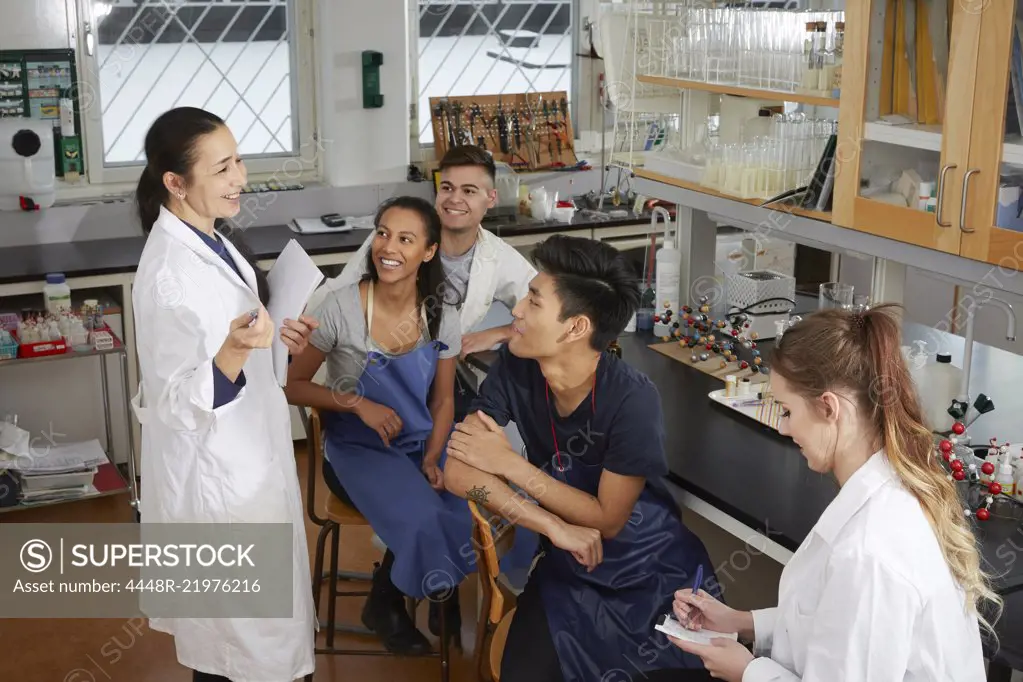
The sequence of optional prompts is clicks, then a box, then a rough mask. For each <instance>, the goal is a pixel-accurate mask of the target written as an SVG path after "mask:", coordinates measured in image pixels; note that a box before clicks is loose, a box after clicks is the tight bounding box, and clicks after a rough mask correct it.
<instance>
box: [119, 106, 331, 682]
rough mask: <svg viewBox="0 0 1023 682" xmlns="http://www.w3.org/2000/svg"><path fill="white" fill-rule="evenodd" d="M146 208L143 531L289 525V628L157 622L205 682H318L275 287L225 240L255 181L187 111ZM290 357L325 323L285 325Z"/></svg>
mask: <svg viewBox="0 0 1023 682" xmlns="http://www.w3.org/2000/svg"><path fill="white" fill-rule="evenodd" d="M145 151H146V158H147V166H146V169H145V170H144V171H143V173H142V177H141V179H140V180H139V185H138V190H137V195H136V201H137V204H138V213H139V217H140V219H141V222H142V227H143V230H144V231H145V232H146V234H147V235H148V237H147V240H146V245H145V249H144V250H143V252H142V257H141V259H140V262H139V267H138V271H137V274H136V276H135V283H134V289H133V292H132V302H133V304H134V313H135V333H136V343H137V347H138V358H139V368H140V371H141V385H140V387H139V394H138V395H137V396H135V399H134V400H133V403H134V406H135V411H136V415H137V416H138V419H139V421H140V422H141V424H142V453H141V460H142V485H143V492H142V495H141V522H142V523H143V524H146V523H290V524H291V525H292V527H293V529H294V532H293V547H294V550H293V562H292V563H293V585H292V587H291V589H292V600H293V605H294V607H293V613H292V614H291V616H290V617H288V618H276V619H267V618H263V619H260V618H255V619H237V618H234V619H232V618H224V619H215V618H175V619H166V618H152V619H151V620H150V627H151V628H153V629H154V630H159V631H162V632H167V633H170V634H172V635H173V636H174V639H175V646H176V649H177V656H178V661H179V662H180V663H181V664H182V665H184V666H187V667H188V668H191V669H192V670H193V671H194V672H193V679H194V680H196V681H200V680H201V681H203V682H213V681H215V680H217V681H223V680H230V681H231V682H288V681H289V680H294V679H297V678H301V677H303V676H305V675H310V674H311V673H312V671H313V665H314V654H313V645H314V636H315V629H316V623H315V617H314V612H313V605H312V589H311V583H310V575H309V555H308V549H307V545H306V535H305V528H304V522H303V513H302V500H301V494H300V491H299V484H298V476H297V472H296V467H295V459H294V451H293V446H292V440H291V423H290V417H289V411H288V410H289V408H288V404H287V401H286V400H285V397H284V392H283V391H282V390H281V388H280V386H279V385H278V383H277V382H276V380H275V378H274V371H273V363H272V360H271V351H270V346H271V343H272V341H273V338H274V335H275V333H277V332H276V331H275V321H274V320H271V319H270V318H269V316H268V315H267V311H266V307H265V306H266V303H267V301H268V298H269V291H268V287H267V285H266V278H265V276H264V275H263V273H261V272H260V271H259V269H258V268H257V267H255V266H254V265H253V264H252V263H251V262H249V260H248V258H247V256H246V254H244V253H243V252H242V251H240V250H239V247H238V246H237V245H236V244H235V243H233V242H232V241H231V240H230V239H229V238H225V237H224V236H222V235H221V234H219V233H218V231H216V230H214V223H215V221H217V220H218V219H225V218H229V217H231V216H234V215H236V214H237V213H238V210H239V192H240V190H241V189H242V187H243V186H244V185H245V182H246V172H245V166H244V165H243V163H242V160H241V158H239V156H238V149H237V144H236V142H235V139H234V137H233V135H232V134H231V131H230V130H228V129H227V127H226V126H225V125H224V122H223V121H222V120H220V119H219V118H217V117H216V116H214V115H213V114H211V113H209V112H206V111H203V110H201V109H194V108H190V107H183V108H178V109H173V110H171V111H168V112H166V113H164V114H163V115H162V116H160V117H159V118H158V119H157V120H156V121H155V122H154V123H153V125H152V127H151V128H150V130H149V132H148V134H147V135H146V142H145ZM276 322H277V323H279V324H281V325H282V326H281V327H280V335H281V339H282V340H283V341H284V343H285V344H286V345H287V346H288V347H289V349H290V350H291V352H292V353H293V354H294V353H297V352H300V351H301V350H302V349H303V348H304V347H305V346H306V343H307V338H308V335H309V334H310V333H311V330H312V327H315V324H316V323H315V321H313V320H311V319H310V318H307V317H305V316H302V317H301V318H300V320H298V321H293V320H279V321H276Z"/></svg>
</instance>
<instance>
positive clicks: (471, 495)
mask: <svg viewBox="0 0 1023 682" xmlns="http://www.w3.org/2000/svg"><path fill="white" fill-rule="evenodd" d="M465 497H466V499H469V500H472V501H473V502H476V503H478V504H486V502H487V498H488V497H490V491H489V490H487V487H486V486H473V487H472V488H469V490H468V491H467V492H466V493H465Z"/></svg>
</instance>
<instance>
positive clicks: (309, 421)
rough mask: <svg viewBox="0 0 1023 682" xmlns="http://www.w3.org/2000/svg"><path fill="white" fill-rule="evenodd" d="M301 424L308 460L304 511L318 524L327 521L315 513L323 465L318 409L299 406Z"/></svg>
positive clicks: (321, 435) (321, 427)
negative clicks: (317, 487)
mask: <svg viewBox="0 0 1023 682" xmlns="http://www.w3.org/2000/svg"><path fill="white" fill-rule="evenodd" d="M298 411H299V413H300V414H301V415H302V425H303V426H305V437H306V450H307V452H306V455H307V457H308V461H309V467H308V472H307V477H308V478H307V481H306V484H307V485H306V513H307V514H308V515H309V520H310V521H312V522H313V523H315V524H316V525H318V526H322V525H324V524H326V523H327V519H325V518H323V517H321V516H320V515H319V514H317V513H316V479H317V477H318V476H319V471H320V468H321V467H322V466H323V457H324V454H323V425H322V424H321V422H320V411H319V409H317V408H315V407H300V408H298Z"/></svg>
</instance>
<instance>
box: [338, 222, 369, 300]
mask: <svg viewBox="0 0 1023 682" xmlns="http://www.w3.org/2000/svg"><path fill="white" fill-rule="evenodd" d="M376 233H377V231H376V230H375V229H373V230H370V231H369V235H367V236H366V241H364V242H363V243H362V246H360V247H359V250H358V251H356V252H355V253H354V254H353V255H352V257H351V258H349V259H348V262H347V263H345V267H344V269H342V270H341V274H340V275H338V276H337V277H335V278H334V279H333V280H331V282H330V284H331V289H340V288H342V287H346V286H348V285H349V284H354V283H355V282H358V281H359V280H360V279H362V276H363V275H365V274H366V257H367V254H368V253H369V247H370V245H372V244H373V238H374V237H376Z"/></svg>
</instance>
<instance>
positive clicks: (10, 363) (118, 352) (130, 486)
mask: <svg viewBox="0 0 1023 682" xmlns="http://www.w3.org/2000/svg"><path fill="white" fill-rule="evenodd" d="M108 331H110V335H111V337H113V339H114V347H113V348H109V349H106V350H95V349H93V350H88V351H75V350H69V351H67V352H65V353H57V354H54V355H41V356H39V357H34V358H12V359H10V360H0V369H2V368H5V367H15V366H20V365H31V364H38V363H41V362H48V361H55V360H81V359H85V358H99V359H100V363H99V365H100V371H99V373H100V384H101V386H102V389H103V407H104V409H103V414H104V421H105V426H106V443H107V449H111V448H112V445H111V443H112V442H113V427H112V424H111V421H110V416H111V405H110V387H109V385H108V379H107V359H108V358H110V357H111V356H117V357H118V359H119V360H120V369H121V380H122V389H123V390H124V416H125V420H126V421H125V423H126V424H127V425H128V462H127V465H119V464H117V463H116V462H114V461H113V458H112V456H111V453H110V452H107V453H106V455H107V463H108V464H109V465H110V466H112V467H113V468H114V471H115V472H116V473H117V475H118V477H119V478H120V479H121V481H122V482H123V483H124V484H125V486H124V487H123V488H117V489H114V490H104V491H97V492H95V493H86V494H84V495H79V496H76V497H69V498H66V499H60V500H51V501H49V502H41V503H39V504H30V505H23V504H21V503H19V504H17V505H13V506H10V507H3V508H0V512H3V513H6V512H13V511H24V510H26V509H38V508H41V507H50V506H53V505H56V504H67V503H69V502H79V501H81V500H91V499H96V498H98V497H108V496H111V495H120V494H123V493H124V492H125V491H127V492H129V493H130V494H131V501H130V504H131V507H132V508H133V509H134V510H135V512H136V519H137V518H138V507H139V497H138V487H137V485H136V479H137V475H136V471H135V430H134V429H133V428H132V421H131V417H132V415H131V402H130V401H131V395H132V393H131V390H130V388H129V385H128V353H127V349H126V348H125V345H124V342H122V341H121V339H120V338H118V337H117V335H116V334H114V333H113V331H112V330H108ZM102 466H106V465H102ZM122 466H125V467H126V468H127V470H128V472H127V478H126V477H125V474H124V473H123V472H122V471H121V467H122ZM97 475H99V474H98V473H97Z"/></svg>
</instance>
